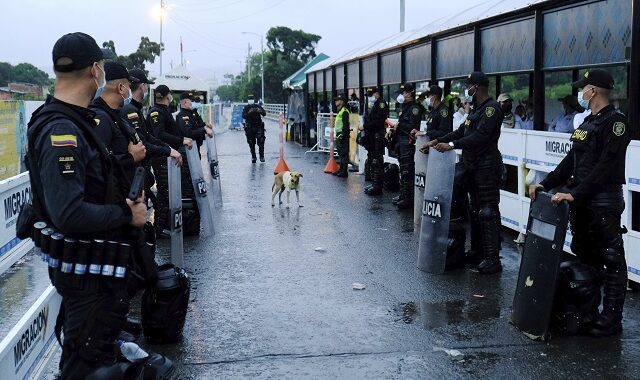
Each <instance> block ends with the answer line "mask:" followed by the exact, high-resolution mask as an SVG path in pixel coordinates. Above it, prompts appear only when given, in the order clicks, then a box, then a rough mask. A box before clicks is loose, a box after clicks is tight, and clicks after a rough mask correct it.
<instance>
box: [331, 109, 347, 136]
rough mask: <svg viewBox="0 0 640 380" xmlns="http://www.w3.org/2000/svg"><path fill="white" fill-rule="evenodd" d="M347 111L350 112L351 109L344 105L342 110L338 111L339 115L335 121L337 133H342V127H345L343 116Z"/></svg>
mask: <svg viewBox="0 0 640 380" xmlns="http://www.w3.org/2000/svg"><path fill="white" fill-rule="evenodd" d="M345 113H347V114H348V113H349V110H348V109H347V107H342V108H341V109H340V111H339V112H338V115H337V116H336V122H335V126H334V129H335V132H336V134H338V135H339V134H341V133H342V128H343V127H344V125H343V123H342V117H343V116H344V114H345Z"/></svg>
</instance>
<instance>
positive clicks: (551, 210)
mask: <svg viewBox="0 0 640 380" xmlns="http://www.w3.org/2000/svg"><path fill="white" fill-rule="evenodd" d="M568 222H569V205H568V204H567V203H566V202H563V203H562V204H560V205H559V206H554V205H553V204H552V203H551V194H549V193H545V192H540V193H538V195H537V197H536V200H535V202H532V203H531V208H530V209H529V221H528V224H527V237H526V239H525V243H524V250H523V252H522V261H521V262H520V273H519V275H518V283H517V285H516V293H515V296H514V298H513V311H512V313H511V322H512V323H513V324H514V325H515V326H516V327H517V328H518V329H520V330H521V331H522V332H523V333H524V334H525V335H526V336H527V337H529V338H531V339H535V340H537V339H542V340H548V338H549V333H548V331H549V321H550V318H551V310H552V307H553V296H554V294H555V292H556V282H557V277H558V272H559V268H560V259H561V255H562V252H563V249H564V248H563V247H564V241H565V238H566V234H567V224H568Z"/></svg>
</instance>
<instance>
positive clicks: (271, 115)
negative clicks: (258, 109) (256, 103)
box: [262, 103, 287, 121]
mask: <svg viewBox="0 0 640 380" xmlns="http://www.w3.org/2000/svg"><path fill="white" fill-rule="evenodd" d="M262 108H264V110H265V111H266V112H267V116H265V118H267V119H271V120H275V121H278V118H279V117H280V114H281V113H282V114H283V115H286V114H287V105H286V104H275V103H265V104H263V105H262Z"/></svg>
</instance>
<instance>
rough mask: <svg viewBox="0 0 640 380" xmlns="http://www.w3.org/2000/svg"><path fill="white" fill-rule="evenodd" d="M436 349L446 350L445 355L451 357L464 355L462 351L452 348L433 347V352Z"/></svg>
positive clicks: (436, 350)
mask: <svg viewBox="0 0 640 380" xmlns="http://www.w3.org/2000/svg"><path fill="white" fill-rule="evenodd" d="M438 351H442V352H446V353H447V355H449V356H451V357H452V358H457V357H462V356H464V354H463V353H462V352H460V351H458V350H456V349H453V348H444V347H433V352H438Z"/></svg>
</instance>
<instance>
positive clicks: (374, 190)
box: [364, 186, 382, 196]
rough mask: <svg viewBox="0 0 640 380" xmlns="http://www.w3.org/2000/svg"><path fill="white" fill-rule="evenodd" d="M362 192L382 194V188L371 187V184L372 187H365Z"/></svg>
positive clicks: (372, 194)
mask: <svg viewBox="0 0 640 380" xmlns="http://www.w3.org/2000/svg"><path fill="white" fill-rule="evenodd" d="M364 193H365V194H367V195H371V196H374V195H382V188H381V187H373V186H372V187H370V188H368V189H366V190H365V191H364Z"/></svg>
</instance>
